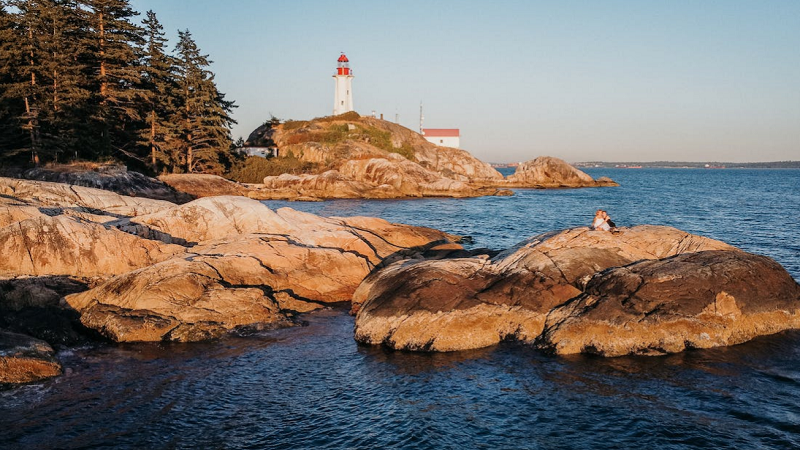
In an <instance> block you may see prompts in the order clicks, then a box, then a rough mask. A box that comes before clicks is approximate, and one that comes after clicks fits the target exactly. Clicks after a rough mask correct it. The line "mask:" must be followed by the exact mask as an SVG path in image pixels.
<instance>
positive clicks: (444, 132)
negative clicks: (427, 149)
mask: <svg viewBox="0 0 800 450" xmlns="http://www.w3.org/2000/svg"><path fill="white" fill-rule="evenodd" d="M422 135H423V136H424V137H425V139H426V140H427V141H428V142H431V143H434V144H436V145H438V146H440V147H453V148H459V145H461V132H460V131H459V129H458V128H423V129H422Z"/></svg>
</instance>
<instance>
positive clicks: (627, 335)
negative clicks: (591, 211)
mask: <svg viewBox="0 0 800 450" xmlns="http://www.w3.org/2000/svg"><path fill="white" fill-rule="evenodd" d="M798 327H800V285H798V284H797V283H796V282H795V281H794V280H793V279H792V277H791V276H790V275H789V274H788V273H787V272H786V271H785V270H784V269H783V268H782V267H781V266H780V265H779V264H778V263H776V262H775V261H773V260H771V259H769V258H767V257H765V256H759V255H753V254H749V253H745V252H741V251H704V252H699V253H690V254H682V255H678V256H675V257H673V258H666V259H659V260H653V261H640V262H636V263H634V264H630V265H628V266H625V267H618V268H614V269H610V270H608V271H605V272H603V273H601V274H598V275H597V276H595V277H594V278H592V280H591V281H590V282H589V284H588V285H587V286H586V289H585V292H584V293H582V294H581V295H579V296H578V297H576V298H574V299H573V300H570V301H569V302H568V303H566V304H565V305H562V306H560V307H558V308H556V309H554V310H553V311H552V312H551V313H550V315H549V316H548V317H547V324H546V328H545V330H544V333H543V334H542V337H541V340H540V341H541V342H540V343H539V345H540V346H541V347H543V348H545V349H547V350H549V351H552V352H554V353H558V354H569V353H593V354H598V355H602V356H620V355H627V354H646V355H652V354H664V353H675V352H680V351H683V350H684V349H687V348H709V347H719V346H726V345H733V344H739V343H741V342H745V341H748V340H750V339H752V338H754V337H756V336H761V335H765V334H773V333H777V332H779V331H783V330H786V329H793V328H798Z"/></svg>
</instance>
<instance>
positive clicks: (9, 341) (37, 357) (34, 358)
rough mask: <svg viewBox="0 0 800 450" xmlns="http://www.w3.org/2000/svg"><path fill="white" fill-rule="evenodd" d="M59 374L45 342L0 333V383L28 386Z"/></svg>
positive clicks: (59, 368) (58, 367)
mask: <svg viewBox="0 0 800 450" xmlns="http://www.w3.org/2000/svg"><path fill="white" fill-rule="evenodd" d="M60 374H61V364H60V363H59V362H58V361H57V360H56V358H55V352H54V351H53V348H52V347H50V345H49V344H47V342H44V341H40V340H38V339H34V338H32V337H30V336H25V335H23V334H18V333H10V332H8V331H3V330H0V383H8V384H19V383H30V382H33V381H38V380H41V379H45V378H50V377H54V376H57V375H60Z"/></svg>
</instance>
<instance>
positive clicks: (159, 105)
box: [140, 11, 179, 172]
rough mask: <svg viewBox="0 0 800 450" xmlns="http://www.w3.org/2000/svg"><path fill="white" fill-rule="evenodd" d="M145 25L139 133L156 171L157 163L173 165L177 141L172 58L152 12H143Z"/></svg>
mask: <svg viewBox="0 0 800 450" xmlns="http://www.w3.org/2000/svg"><path fill="white" fill-rule="evenodd" d="M142 24H143V25H144V26H145V36H146V39H147V43H146V46H145V54H144V60H143V65H144V67H143V73H144V75H143V83H142V86H143V88H144V90H145V92H146V99H147V102H146V106H147V109H146V111H145V112H144V114H145V116H146V117H145V122H146V124H147V126H146V127H145V128H144V129H142V131H141V133H140V138H141V141H142V142H144V143H146V145H147V148H148V151H149V157H150V166H151V168H152V170H153V171H154V172H157V171H158V167H157V165H158V164H159V162H160V163H161V164H163V165H173V162H172V156H171V155H172V153H173V152H172V151H170V150H171V147H170V146H171V145H175V143H176V142H177V141H178V139H179V137H178V134H177V133H178V130H177V127H176V125H175V124H174V118H175V113H176V110H175V108H176V101H177V99H176V94H177V90H178V85H177V83H176V79H175V71H176V70H177V68H176V67H175V58H173V57H172V56H170V55H167V54H166V52H165V47H166V42H167V39H166V38H165V37H164V28H163V27H162V26H161V24H160V23H159V21H158V18H157V17H156V14H155V13H154V12H153V11H147V18H146V19H145V20H144V21H143V22H142Z"/></svg>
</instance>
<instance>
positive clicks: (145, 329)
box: [66, 197, 461, 341]
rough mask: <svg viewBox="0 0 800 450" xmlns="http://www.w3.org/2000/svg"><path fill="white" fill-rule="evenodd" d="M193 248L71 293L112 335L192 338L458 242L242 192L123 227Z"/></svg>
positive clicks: (289, 308) (276, 316)
mask: <svg viewBox="0 0 800 450" xmlns="http://www.w3.org/2000/svg"><path fill="white" fill-rule="evenodd" d="M119 226H120V227H121V228H122V229H124V230H126V231H128V232H129V233H133V234H136V235H147V236H149V237H152V236H155V235H157V236H161V237H164V236H169V239H172V240H175V241H180V242H182V243H184V244H186V245H193V246H192V247H191V248H190V249H187V250H186V251H185V252H184V253H182V254H180V255H177V256H176V257H174V258H172V259H169V260H166V261H163V262H160V263H156V264H152V265H148V266H147V267H143V268H142V269H139V270H135V271H132V272H128V273H125V274H122V275H120V276H117V277H115V278H113V279H111V280H109V281H107V282H105V283H102V284H100V285H99V286H97V287H95V288H93V289H90V290H88V291H86V292H82V293H79V294H74V295H70V296H67V297H66V301H67V303H68V304H69V305H70V307H72V308H74V309H75V310H77V311H79V312H80V314H81V322H82V323H83V324H84V325H85V326H87V327H89V328H91V329H94V330H97V331H99V332H100V333H102V334H103V335H105V336H107V337H109V338H110V339H112V340H115V341H159V340H178V341H194V340H201V339H208V338H211V337H216V336H220V335H222V334H224V333H228V332H230V331H235V330H239V329H242V328H245V329H250V328H264V327H275V326H286V325H290V324H291V321H290V320H289V317H290V316H291V315H292V314H295V313H298V312H307V311H310V310H313V309H317V308H320V307H321V306H322V305H324V304H326V303H331V302H344V301H349V300H350V298H351V297H352V295H353V292H354V291H355V289H356V287H357V286H358V285H359V283H361V281H362V280H363V279H364V277H366V276H367V275H368V274H369V273H370V271H372V270H374V269H375V268H376V267H378V266H379V265H381V264H383V263H385V262H389V261H393V260H397V259H402V258H407V257H413V256H415V255H419V254H420V253H422V252H425V251H446V250H453V249H460V248H461V247H460V246H459V245H457V244H454V243H453V239H452V237H451V236H448V235H446V234H444V233H442V232H439V231H436V230H432V229H428V228H420V227H411V226H407V225H398V224H391V223H389V222H386V221H385V220H381V219H374V218H367V217H351V218H322V217H319V216H315V215H313V214H307V213H302V212H298V211H295V210H293V209H290V208H281V209H279V210H277V211H272V210H270V209H269V208H267V207H266V206H265V205H263V204H262V203H260V202H257V201H255V200H252V199H247V198H244V197H210V198H202V199H199V200H195V201H193V202H190V203H187V204H184V205H180V206H176V207H174V208H172V209H170V210H166V211H160V212H158V213H155V214H152V215H146V216H139V217H135V218H133V219H131V220H130V221H129V222H126V223H125V224H120V225H119Z"/></svg>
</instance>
